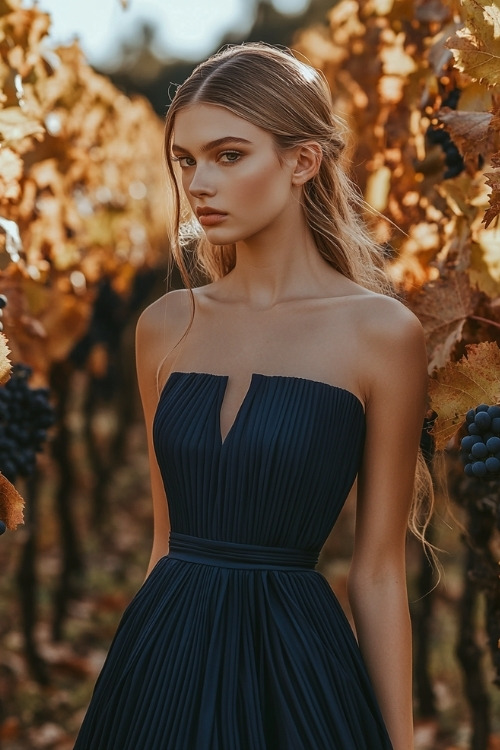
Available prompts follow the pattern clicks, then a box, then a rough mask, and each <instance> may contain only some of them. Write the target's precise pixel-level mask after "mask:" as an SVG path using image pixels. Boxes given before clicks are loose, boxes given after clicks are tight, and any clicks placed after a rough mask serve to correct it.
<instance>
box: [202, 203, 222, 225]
mask: <svg viewBox="0 0 500 750" xmlns="http://www.w3.org/2000/svg"><path fill="white" fill-rule="evenodd" d="M196 215H197V216H198V220H199V222H200V224H201V225H202V226H204V227H212V226H215V224H220V222H221V221H224V219H225V218H226V216H227V214H225V213H223V212H222V211H219V210H218V209H216V208H210V207H209V206H205V207H202V208H197V209H196Z"/></svg>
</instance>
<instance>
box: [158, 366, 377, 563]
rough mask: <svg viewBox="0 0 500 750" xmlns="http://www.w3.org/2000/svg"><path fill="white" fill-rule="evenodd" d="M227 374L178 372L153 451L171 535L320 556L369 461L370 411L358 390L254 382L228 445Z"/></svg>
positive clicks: (267, 379)
mask: <svg viewBox="0 0 500 750" xmlns="http://www.w3.org/2000/svg"><path fill="white" fill-rule="evenodd" d="M227 382H228V377H227V376H225V375H213V374H208V373H198V372H194V373H193V372H191V373H186V372H173V373H172V374H171V375H170V377H169V378H168V380H167V382H166V384H165V386H164V388H163V391H162V393H161V395H160V400H159V403H158V408H157V412H156V416H155V420H154V425H153V437H154V445H155V450H156V455H157V460H158V464H159V466H160V470H161V473H162V476H163V481H164V484H165V489H166V493H167V497H168V504H169V511H170V522H171V526H172V530H173V531H175V532H180V533H182V534H189V535H193V536H198V537H204V538H208V539H215V540H225V541H230V542H239V543H243V544H259V545H269V546H275V547H280V546H282V547H290V548H294V547H295V548H299V549H305V550H311V551H316V552H319V550H320V548H321V546H322V545H323V543H324V541H325V539H326V537H327V536H328V534H329V532H330V530H331V528H332V527H333V525H334V523H335V520H336V518H337V516H338V514H339V512H340V510H341V508H342V506H343V504H344V502H345V499H346V497H347V494H348V492H349V490H350V488H351V486H352V483H353V481H354V478H355V476H356V473H357V471H358V466H359V462H360V458H361V453H362V448H363V440H364V412H363V407H362V404H361V402H360V401H359V399H358V398H357V397H356V396H355V395H354V394H352V393H351V392H350V391H347V390H344V389H342V388H339V387H336V386H332V385H328V384H326V383H322V382H318V381H314V380H308V379H304V378H298V377H289V376H281V375H273V376H269V375H261V374H257V373H255V374H253V375H252V378H251V382H250V386H249V388H248V391H247V393H246V396H245V398H244V400H243V402H242V404H241V406H240V409H239V411H238V413H237V415H236V418H235V420H234V422H233V425H232V426H231V428H230V430H229V432H228V434H227V436H226V438H225V440H224V441H222V439H221V430H220V410H221V406H222V402H223V399H224V394H225V390H226V386H227Z"/></svg>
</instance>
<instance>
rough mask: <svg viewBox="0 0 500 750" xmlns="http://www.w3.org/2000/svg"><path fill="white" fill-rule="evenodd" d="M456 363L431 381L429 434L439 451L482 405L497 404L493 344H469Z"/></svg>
mask: <svg viewBox="0 0 500 750" xmlns="http://www.w3.org/2000/svg"><path fill="white" fill-rule="evenodd" d="M466 351H467V353H466V354H465V355H464V356H463V357H462V359H461V360H459V361H458V362H448V364H447V365H446V367H444V368H442V369H441V370H438V371H437V372H436V373H435V374H434V376H433V377H432V378H431V381H430V386H429V395H430V406H431V408H432V409H433V410H434V411H435V412H436V413H437V415H438V416H437V419H436V422H435V424H434V427H433V430H432V434H433V435H434V438H435V441H436V449H437V450H442V449H443V448H444V447H445V446H446V444H447V442H448V440H449V439H450V438H451V437H453V435H455V433H456V432H457V431H458V430H459V428H460V427H461V425H462V424H463V422H464V420H465V415H466V414H467V412H468V411H469V409H472V408H474V407H476V406H478V405H479V404H481V403H485V404H490V405H491V404H497V403H499V402H500V349H499V348H498V345H497V344H496V343H494V342H490V341H488V342H482V343H480V344H469V345H468V346H467V347H466Z"/></svg>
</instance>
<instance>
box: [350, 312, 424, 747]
mask: <svg viewBox="0 0 500 750" xmlns="http://www.w3.org/2000/svg"><path fill="white" fill-rule="evenodd" d="M369 329H370V330H369V331H368V335H367V340H366V342H364V346H363V357H365V356H366V358H367V359H366V364H365V366H364V368H363V369H364V372H366V373H367V378H366V383H365V395H366V440H365V449H364V456H363V462H362V466H361V470H360V474H359V481H358V498H357V506H356V532H355V543H354V553H353V560H352V565H351V570H350V573H349V580H348V593H349V601H350V604H351V608H352V613H353V618H354V622H355V626H356V632H357V637H358V642H359V645H360V649H361V652H362V654H363V658H364V660H365V663H366V665H367V668H368V672H369V674H370V678H371V681H372V684H373V687H374V690H375V693H376V696H377V699H378V702H379V705H380V709H381V711H382V715H383V717H384V721H385V723H386V726H387V730H388V732H389V736H390V738H391V741H392V744H393V748H394V750H412V748H413V721H412V656H411V653H412V650H411V626H410V617H409V610H408V599H407V591H406V570H405V542H406V533H407V527H408V516H409V512H410V507H411V501H412V496H413V486H414V480H415V468H416V459H417V451H418V446H419V440H420V435H421V430H422V423H423V419H424V414H425V408H426V392H427V357H426V352H425V341H424V336H423V331H422V327H421V325H420V323H419V322H418V320H417V319H416V318H415V317H414V316H413V314H412V313H410V312H409V311H408V310H407V309H406V308H404V307H403V305H401V304H400V303H399V302H397V301H395V300H387V302H385V301H384V302H382V303H378V310H377V314H376V315H373V316H371V322H370V323H369ZM363 338H364V337H363Z"/></svg>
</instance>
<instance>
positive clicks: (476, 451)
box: [470, 442, 489, 458]
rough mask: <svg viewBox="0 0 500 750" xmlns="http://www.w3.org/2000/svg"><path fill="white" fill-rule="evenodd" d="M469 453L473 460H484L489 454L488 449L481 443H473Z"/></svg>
mask: <svg viewBox="0 0 500 750" xmlns="http://www.w3.org/2000/svg"><path fill="white" fill-rule="evenodd" d="M470 452H471V454H472V455H473V456H474V458H486V456H487V455H488V453H489V451H488V448H487V447H486V446H485V444H484V443H482V442H481V443H474V445H473V446H472V448H471V449H470Z"/></svg>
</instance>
